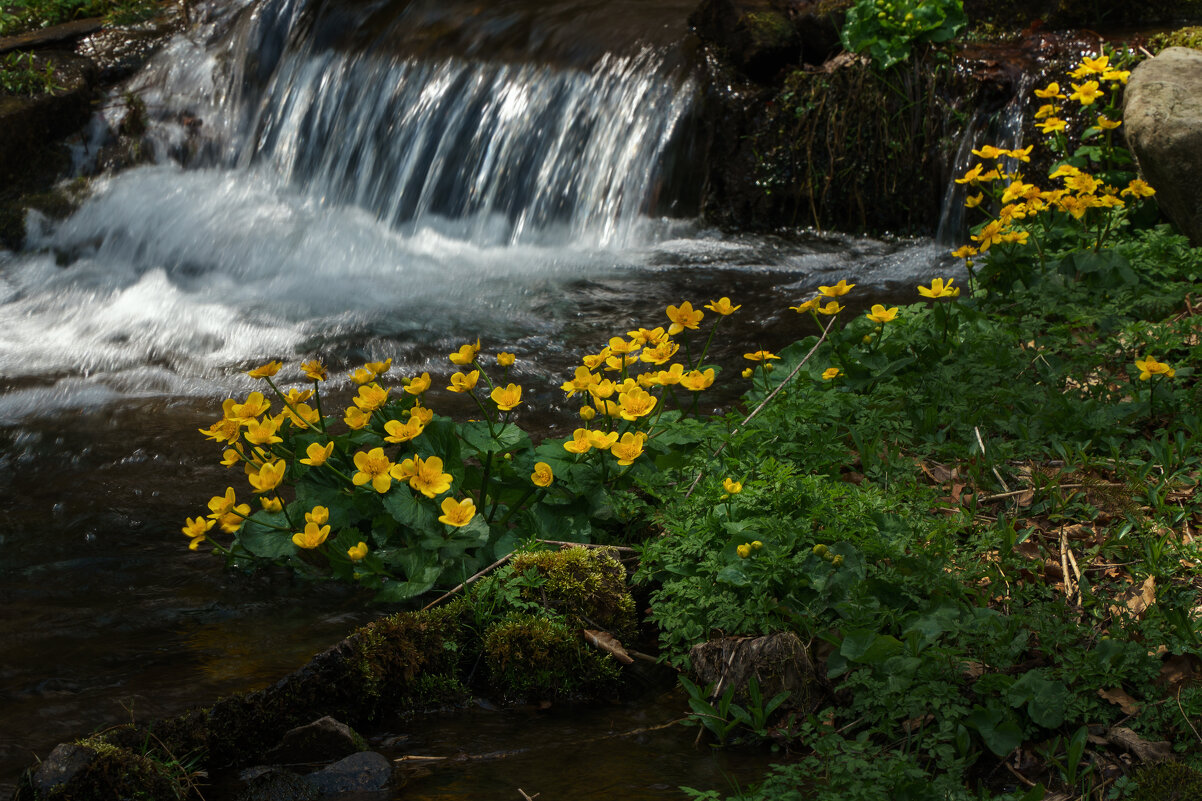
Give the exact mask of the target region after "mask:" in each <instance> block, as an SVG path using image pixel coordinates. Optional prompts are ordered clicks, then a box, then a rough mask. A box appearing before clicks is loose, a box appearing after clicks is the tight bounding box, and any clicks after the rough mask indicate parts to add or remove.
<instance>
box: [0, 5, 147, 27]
mask: <svg viewBox="0 0 1202 801" xmlns="http://www.w3.org/2000/svg"><path fill="white" fill-rule="evenodd" d="M157 9H158V3H157V2H155V0H10V2H6V3H5V4H4V5H3V6H0V36H12V35H13V34H17V33H22V32H24V31H30V30H36V29H38V28H48V27H50V26H52V25H58V24H60V23H63V22H70V21H71V20H75V19H86V18H89V17H104V18H105V19H106V20H107V21H109V22H111V23H116V24H128V23H131V22H136V21H140V20H143V19H146V18H147V17H148V16H150V15H152V14H153V13H154V12H155V11H157Z"/></svg>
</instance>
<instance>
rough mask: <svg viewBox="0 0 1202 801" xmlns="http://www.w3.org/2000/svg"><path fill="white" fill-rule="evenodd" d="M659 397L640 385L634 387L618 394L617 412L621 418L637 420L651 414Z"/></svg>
mask: <svg viewBox="0 0 1202 801" xmlns="http://www.w3.org/2000/svg"><path fill="white" fill-rule="evenodd" d="M658 402H659V399H658V398H656V397H655V396H654V395H652V394H651V393H650V392H647V391H646V390H644V389H643V388H641V387H634V388H632V389H630V390H628V391H626V392H623V393H621V394H619V395H618V408H619V409H620V411H619V412H618V413H619V414H620V415H621V416H622V419H623V420H631V421H633V420H638V419H639V418H640V417H645V416H647V415H649V414H651V411H652V410H653V409H654V408H655V404H656V403H658Z"/></svg>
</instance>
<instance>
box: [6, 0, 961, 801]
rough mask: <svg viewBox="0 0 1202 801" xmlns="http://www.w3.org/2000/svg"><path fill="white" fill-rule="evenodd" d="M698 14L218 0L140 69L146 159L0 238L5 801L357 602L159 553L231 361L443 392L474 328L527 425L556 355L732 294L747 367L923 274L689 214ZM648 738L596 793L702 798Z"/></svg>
mask: <svg viewBox="0 0 1202 801" xmlns="http://www.w3.org/2000/svg"><path fill="white" fill-rule="evenodd" d="M692 5H693V3H692V2H685V1H683V0H681V1H679V2H674V1H673V0H668V1H667V2H657V3H654V4H648V3H645V2H638V1H636V0H607V2H603V3H598V2H575V1H574V0H556V2H554V3H533V2H504V3H492V4H486V6H487V7H480V6H479V5H478V4H476V5H473V4H468V3H461V2H456V1H455V0H437V2H434V1H426V0H413V1H412V2H391V3H382V2H371V3H368V2H360V3H330V4H329V7H326V6H323V5H321V4H320V3H316V2H315V3H313V4H312V5H306V4H305V3H304V2H303V0H263V2H261V3H259V4H257V5H246V6H243V5H240V4H230V3H224V4H217V5H213V6H209V7H198V8H195V9H194V14H196V16H197V17H198V18H199V22H198V23H197V25H195V26H194V27H193V28H192V29H191V30H189V31H187V32H186V33H185V34H182V35H179V36H177V37H176V38H175V39H174V40H173V41H172V42H171V43H170V44H169V45H168V46H167V47H166V48H165V50H164V51H163V52H162V53H160V55H159V56H158V57H156V58H155V59H154V61H153V62H152V63H151V64H150V65H148V67H147V68H146V69H145V70H144V71H143V72H141V73H140V74H139V75H137V76H135V78H134V79H133V80H132V82H131V85H130V88H132V89H134V90H136V91H137V92H139V93H140V94H142V96H143V97H145V98H146V101H147V105H148V108H149V111H150V132H149V143H150V149H151V151H152V153H153V155H154V159H153V163H151V164H147V165H144V166H140V167H137V168H133V169H129V170H126V171H124V172H121V173H118V174H115V175H110V176H106V177H103V178H98V179H96V180H94V181H93V183H92V186H91V190H90V194H89V197H88V199H87V200H86V201H85V202H84V204H83V205H82V207H81V208H80V209H79V210H78V211H77V212H76V213H75V214H74V215H73V216H71V217H70V218H69V219H67V220H65V221H63V222H61V223H50V222H48V221H46V220H44V219H40V218H38V217H36V216H34V218H33V219H31V220H30V223H29V226H30V235H29V237H28V242H27V246H26V249H25V251H23V252H20V253H10V252H5V251H0V603H2V604H3V608H4V609H5V610H6V611H5V614H4V615H3V616H0V642H3V643H4V645H5V653H4V656H3V658H0V796H5V795H7V793H8V792H9V791H10V789H11V786H12V783H13V782H14V781H15V778H16V775H17V773H18V772H19V771H20V770H21V769H22V768H24V767H25V766H27V765H29V764H30V763H32V762H33V761H34V759H35V757H37V756H44V755H45V754H46V753H47V752H48V751H49V749H50V747H52V746H53V745H54V744H55V743H56V742H58V741H60V740H64V739H68V738H72V737H76V736H80V735H82V734H84V733H86V732H87V731H89V730H91V729H94V728H98V727H103V726H106V725H112V724H115V723H119V722H122V721H124V720H128V719H129V718H130V717H131V716H133V717H136V718H139V719H145V718H147V717H153V716H156V715H163V714H170V713H172V712H177V711H179V710H181V709H182V708H184V707H186V706H188V705H191V704H197V703H203V702H205V701H207V700H211V699H212V698H213V697H215V696H217V695H220V694H222V693H228V692H234V691H239V690H245V689H249V688H253V687H258V686H262V685H264V684H265V683H267V682H270V681H272V680H273V679H275V678H278V677H279V676H280V675H282V674H283V673H286V672H287V671H289V670H291V669H294V668H296V667H298V666H299V665H300V664H302V663H303V662H304V661H305V660H306V659H307V658H308V657H309V656H311V655H312V654H313V653H314V652H315V651H317V650H320V649H321V648H323V647H324V646H325V645H328V644H329V643H331V642H333V641H335V640H337V639H338V638H339V637H341V636H342V635H343V634H345V633H346V632H347V631H348V630H349V629H350V628H351V627H352V626H353V625H354V624H356V623H359V622H362V621H364V620H367V619H369V618H370V617H371V616H372V614H373V612H372V609H371V608H370V607H369V605H368V604H367V599H366V598H364V597H363V596H362V595H359V594H356V593H354V592H353V591H350V590H346V589H340V588H333V587H324V586H313V585H305V584H299V583H297V582H294V581H292V580H290V579H289V578H287V577H282V576H278V575H274V574H260V575H255V576H249V577H248V576H243V575H241V574H235V573H231V572H228V571H226V570H225V569H224V567H223V566H222V564H220V562H219V560H217V559H215V558H212V557H211V556H208V555H206V554H204V553H193V552H190V551H188V550H187V548H186V547H185V546H186V539H185V538H184V536H183V535H182V534H181V533H180V525H181V524H182V522H183V518H184V517H185V516H186V515H193V514H196V513H198V510H202V509H203V508H204V503H205V501H206V500H207V499H208V497H209V496H211V495H212V494H214V493H216V492H219V491H220V490H221V489H222V488H223V487H224V486H225V483H226V482H227V481H228V478H227V474H225V473H224V472H223V469H222V468H221V467H219V466H218V465H216V463H215V456H216V454H215V453H214V452H213V451H212V450H211V448H209V447H208V443H205V442H204V441H203V439H202V438H201V437H200V435H199V434H197V433H196V428H198V427H200V426H202V425H207V424H208V423H209V422H211V420H212V419H214V418H215V417H216V416H217V415H218V410H219V401H220V399H221V398H223V397H225V396H226V395H228V394H234V393H244V392H245V391H246V390H247V389H248V388H249V386H250V382H249V379H247V378H246V377H245V376H243V375H241V371H242V370H245V369H246V368H247V367H248V366H253V365H255V364H258V363H261V362H263V361H265V360H267V359H271V358H283V359H285V360H286V361H291V362H296V361H298V360H299V359H300V358H301V357H304V358H312V357H314V356H319V357H321V358H322V359H324V360H325V361H326V362H327V364H329V365H330V366H331V367H332V368H334V369H344V368H346V367H348V366H350V367H353V366H357V364H359V363H361V362H362V361H363V360H365V359H373V360H374V359H383V358H389V357H391V358H393V359H394V364H395V366H394V371H399V372H400V373H402V374H409V375H412V374H414V373H415V372H421V371H423V370H429V371H430V372H431V373H432V374H434V375H435V376H436V379H435V380H436V384H435V386H436V387H437V386H439V384H438V382H439V381H440V380H442V379H444V378H445V377H446V376H447V375H449V373H450V372H451V370H450V369H448V368H450V364H449V363H448V362H447V361H446V359H445V354H446V353H448V352H449V351H451V350H454V349H455V348H456V347H458V345H459V344H461V343H462V342H465V341H468V340H470V339H474V338H475V337H476V336H480V337H481V338H482V340H483V343H484V346H485V348H486V352H495V351H496V350H500V349H504V350H509V351H512V352H515V353H516V354H517V356H518V360H519V361H518V365H517V368H516V369H517V376H518V378H519V380H520V381H521V382H522V383H523V384H524V386H526V388H527V392H528V401H527V404H526V405H525V406H526V408H528V411H527V412H526V413H525V417H524V418H523V419H524V422H525V424H527V425H529V426H531V427H534V428H536V429H539V430H548V429H554V428H555V427H556V426H559V427H562V426H563V425H565V421H566V420H567V419H568V418H567V415H568V414H570V412H571V411H572V410H571V409H567V408H565V406H564V401H563V397H562V393H561V392H559V391H558V390H557V389H556V387H557V386H558V384H559V383H560V382H561V381H562V380H563V378H562V377H563V375H564V374H565V373H567V372H569V371H570V366H571V365H572V364H573V363H575V361H576V360H577V359H578V358H579V356H580V355H581V354H582V353H584V352H585V351H586V350H595V349H596V348H597V347H598V343H599V342H601V341H603V340H605V339H608V337H610V336H612V335H615V334H619V333H624V332H625V331H627V330H630V329H631V328H633V327H636V326H640V325H660V324H663V323H664V322H665V321H666V318H665V317H664V314H663V309H664V307H665V306H666V305H667V304H669V303H678V302H680V301H681V300H684V299H688V300H692V301H693V302H694V303H695V304H698V303H703V302H705V301H707V300H710V299H716V298H719V297H722V296H729V297H731V299H732V300H733V301H734V302H735V303H742V304H744V307H743V309H742V310H741V311H740V312H739V313H738V314H737V315H736V316H735V318H732V324H731V325H730V327H729V329H728V330H727V331H726V335H727V337H729V339H728V340H727V341H726V343H724V344H723V345H722V347H721V348H720V349H719V350H718V360H719V361H720V362H721V363H723V364H725V365H727V367H728V368H729V369H728V370H727V372H726V374H725V375H726V377H728V380H731V381H735V380H737V379H734V378H733V376H737V374H738V371H737V369H736V368H737V367H738V361H739V354H741V353H742V352H744V351H746V350H756V349H758V348H760V347H767V348H778V347H781V346H783V345H784V344H786V343H788V342H790V341H792V340H794V339H796V338H798V337H800V336H803V335H805V334H806V333H809V331H808V329H807V325H812V324H809V323H808V322H807V321H806V320H804V319H801V318H799V317H798V316H797V315H795V314H794V313H793V312H791V311H789V310H788V308H787V307H788V306H789V305H790V304H792V303H796V302H797V301H798V300H800V299H803V298H804V297H806V296H808V293H811V292H812V291H813V289H814V288H815V287H816V286H817V285H818V284H820V283H824V282H833V281H834V280H837V279H838V278H843V277H846V278H848V279H849V280H854V281H856V282H857V283H858V284H859V285H860V287H861V288H862V289H863V290H866V291H867V293H872V294H875V295H877V296H886V295H888V294H890V293H891V292H896V291H898V290H901V289H903V288H904V289H905V290H906V291H907V292H909V291H910V287H912V286H913V285H914V284H916V283H918V282H919V281H920V280H926V279H928V278H929V276H931V275H934V274H938V271H946V269H947V267H946V264H945V263H944V262H943V261H942V259H943V256H942V254H943V253H944V252H945V251H946V249H945V248H942V247H937V246H935V245H934V244H932V243H930V242H902V243H885V242H878V241H872V240H864V239H853V238H846V237H835V236H812V237H808V238H790V239H787V240H786V239H777V238H771V237H750V236H747V237H732V236H724V235H721V234H719V233H718V232H714V231H710V230H706V229H705V228H704V227H702V226H701V225H700V224H699V223H698V222H697V221H696V220H695V219H694V211H693V209H692V208H691V205H690V200H689V199H690V198H692V197H695V196H696V186H695V184H696V177H697V171H696V170H692V169H691V168H690V164H691V160H692V159H695V158H698V157H699V156H697V152H696V148H695V137H696V131H695V127H696V126H695V122H696V120H695V116H694V112H695V105H696V103H697V94H698V90H697V86H696V81H695V79H694V78H693V77H692V76H693V66H692V64H691V59H690V54H689V53H688V48H687V47H684V46H682V45H681V43H682V42H685V41H686V39H687V37H686V24H685V17H686V16H687V14H688V12H689V10H691V7H692ZM647 6H654V8H647ZM107 113H108V114H109V115H110V117H111V118H110V119H109V120H107V122H108V123H109V124H116V122H117V119H118V118H119V117H120V115H121V113H122V109H121V104H120V103H117V104H116V105H115V108H114V109H111V110H110V111H109V112H107ZM102 127H103V126H102V125H100V124H99V123H98V124H97V125H96V126H95V130H96V131H98V130H100V129H101V128H102ZM96 143H97V140H96V139H93V140H92V141H91V142H90V143H89V146H88V147H87V148H84V147H82V146H81V147H80V153H79V155H80V161H81V163H83V162H86V161H87V160H88V159H89V158H90V157H92V156H94V155H95V145H96ZM448 394H449V393H443V396H444V398H443V399H444V400H445V399H446V398H445V396H447V395H448ZM437 402H438V397H437V395H436V397H435V398H434V403H435V405H437ZM629 714H632V715H633V716H634V717H631V718H630V720H634V718H635V717H637V715H638V714H641V713H629ZM498 719H499V720H500V718H498ZM669 719H670V716H669ZM506 720H507V719H506ZM490 725H491V724H490ZM505 725H507V724H505ZM540 725H543V724H541V723H540ZM564 725H568V724H567V722H565V723H564ZM571 725H574V726H576V727H577V729H579V727H580V724H579V722H576V723H573V724H571ZM621 725H627V724H621ZM628 725H629V726H630V727H632V728H633V727H635V726H636V725H640V724H636V723H629V724H628ZM520 726H521V727H524V728H528V725H527V723H525V722H522V723H520ZM472 727H473V728H474V729H481V728H482V729H484V730H490V729H489V727H488V726H484V727H480V726H479V725H477V724H472ZM497 731H498V733H497V735H496V737H497V741H498V742H504V741H505V740H506V739H507V738H509V737H510V735H509V734H506V733H504V731H505V730H504V728H503V725H502V727H501V728H498V729H497ZM538 731H539V732H540V733H539V734H538V735H537V736H538V737H539V738H542V739H544V740H548V741H555V740H556V739H557V738H558V739H561V740H562V739H565V738H566V737H567V735H566V734H564V732H565V731H567V730H566V729H563V728H560V729H555V728H551V729H539V730H538ZM670 732H671V734H661V735H656V737H657V743H659V744H660V745H662V744H663V743H664V742H665V738H668V739H669V740H670V743H671V744H674V745H670V747H671V748H676V749H678V752H677V756H673V757H671V758H669V759H667V760H666V761H665V762H664V764H665V765H667V764H668V763H669V762H672V761H674V760H675V761H681V760H683V761H682V762H681V765H682V767H680V768H679V769H676V768H674V769H672V770H671V771H667V770H665V773H664V775H663V776H661V777H659V778H658V779H656V778H655V777H653V776H645V775H644V774H642V773H638V774H637V775H638V776H640V777H642V778H638V779H636V780H633V784H625V785H622V788H623V789H622V791H621V795H623V796H624V797H627V798H631V799H638V798H644V797H645V798H660V797H670V796H669V795H665V794H664V792H665V791H664V787H665V786H667V787H669V788H670V787H674V786H675V784H679V783H690V781H693V782H695V783H696V784H697V785H698V786H710V787H723V786H724V784H723V782H724V780H723V779H722V778H721V773H722V771H723V770H724V769H725V768H722V767H721V766H719V767H718V768H714V767H713V766H712V763H711V762H710V757H709V756H708V755H704V754H701V755H699V756H698V755H696V754H697V752H695V751H694V750H693V748H692V735H691V733H689V732H686V731H684V730H683V729H677V728H674V729H672V730H670ZM580 736H581V737H582V738H583V737H584V735H580ZM473 747H476V748H478V749H479V751H480V752H482V753H483V752H488V751H490V750H493V749H495V748H497V747H499V746H490V745H489V744H488V743H486V742H478V743H476V744H475V745H474V746H473ZM628 747H629V743H627V745H624V746H622V748H628ZM657 747H659V746H657ZM664 747H665V748H667V747H669V746H664ZM599 750H604V746H601V745H592V746H590V753H594V754H596V753H597V752H598V751H599ZM613 753H614V754H615V756H612V758H611V761H612V764H614V765H615V767H614V768H612V769H610V770H611V771H617V770H619V768H618V767H617V765H619V764H620V761H621V760H622V759H629V756H628V755H625V754H626V752H625V751H622V750H621V748H618V749H614V751H613ZM690 755H692V756H690ZM597 758H598V759H600V757H599V756H598V757H597ZM689 760H701V761H697V762H693V763H690V762H689ZM533 761H534V762H537V761H538V760H533ZM544 761H545V759H544ZM599 764H600V763H599ZM605 764H610V763H605ZM703 764H704V767H702V765H703ZM473 769H474V768H472V767H470V766H469V765H465V766H463V767H462V768H461V770H463V771H470V770H473ZM440 775H444V776H445V774H440ZM697 777H700V778H697ZM514 780H515V781H517V779H516V778H515V779H514ZM456 781H457V780H456ZM507 781H508V779H507ZM597 781H602V779H600V778H598V779H597ZM443 783H444V784H449V783H452V782H451V780H450V779H445V781H444V782H443ZM439 786H442V785H439ZM431 787H433V785H431ZM638 787H643V788H644V789H645V793H644V794H643V795H640V794H639V792H640V791H639V790H638ZM528 789H529V788H528ZM477 792H478V791H477ZM505 792H506V793H510V789H509V788H508V787H507V788H505ZM431 793H434V790H433V789H431ZM456 793H459V794H456ZM551 795H557V794H556V793H551ZM563 795H564V797H566V795H568V793H566V792H565V793H563ZM574 795H575V797H589V796H588V795H587V794H585V793H582V792H580V793H575V794H574ZM409 797H419V796H409ZM420 797H430V798H434V797H437V798H444V797H445V798H452V797H454V798H460V797H473V796H472V791H471V790H470V789H458V790H456V789H453V788H452V789H446V788H445V787H444V788H443V789H440V790H439V791H438V792H437V793H434V794H431V795H428V796H420ZM476 797H479V796H476ZM598 797H600V796H598Z"/></svg>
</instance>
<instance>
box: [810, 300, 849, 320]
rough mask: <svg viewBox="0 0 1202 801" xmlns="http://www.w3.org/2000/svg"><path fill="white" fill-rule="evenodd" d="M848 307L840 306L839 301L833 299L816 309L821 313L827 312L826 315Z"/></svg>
mask: <svg viewBox="0 0 1202 801" xmlns="http://www.w3.org/2000/svg"><path fill="white" fill-rule="evenodd" d="M846 308H847V307H846V306H840V305H839V301H837V300H832V301H831V302H829V303H827V304H826V305H825V306H818V307H817V308H816V309H815V311H817V312H818V313H819V314H825V315H828V316H829V315H832V314H838V313H839V312H841V311H843V310H844V309H846Z"/></svg>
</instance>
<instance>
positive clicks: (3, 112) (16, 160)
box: [0, 52, 96, 184]
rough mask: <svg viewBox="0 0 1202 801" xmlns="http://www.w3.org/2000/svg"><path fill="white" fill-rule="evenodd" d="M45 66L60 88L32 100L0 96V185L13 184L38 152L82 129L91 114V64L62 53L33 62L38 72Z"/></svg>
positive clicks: (92, 67) (83, 59) (88, 61)
mask: <svg viewBox="0 0 1202 801" xmlns="http://www.w3.org/2000/svg"><path fill="white" fill-rule="evenodd" d="M47 63H49V64H53V65H54V80H55V82H56V83H57V84H58V86H59V87H60V88H58V89H57V90H55V91H54V92H50V93H45V94H39V95H35V96H33V97H23V96H12V95H9V96H0V184H5V183H8V182H10V181H16V180H17V179H18V176H19V174H20V173H22V172H24V171H25V170H26V169H27V168H28V165H29V163H30V161H31V160H34V159H35V154H36V153H37V151H39V150H40V149H42V148H44V147H45V146H46V144H47V143H48V142H52V141H54V140H57V139H61V138H63V137H65V136H67V135H68V134H70V133H72V132H74V131H77V130H79V129H80V128H82V127H83V125H84V123H86V122H87V121H88V116H89V115H90V114H91V99H92V87H93V82H94V80H95V77H96V68H95V66H94V65H93V64H92V62H91V61H90V60H89V59H86V58H83V57H82V56H77V55H75V54H73V53H61V52H56V53H42V54H39V55H38V56H37V57H36V58H35V64H36V65H37V68H38V69H41V68H42V67H43V66H44V65H45V64H47Z"/></svg>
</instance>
